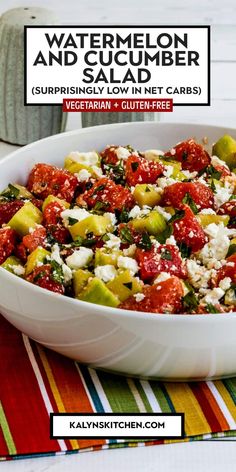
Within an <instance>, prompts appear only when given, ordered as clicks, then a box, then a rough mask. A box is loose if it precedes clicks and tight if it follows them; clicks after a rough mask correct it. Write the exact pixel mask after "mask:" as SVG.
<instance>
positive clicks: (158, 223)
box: [131, 210, 166, 236]
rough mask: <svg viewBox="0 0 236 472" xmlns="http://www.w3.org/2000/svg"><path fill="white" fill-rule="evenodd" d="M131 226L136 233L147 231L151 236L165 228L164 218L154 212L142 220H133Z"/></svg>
mask: <svg viewBox="0 0 236 472" xmlns="http://www.w3.org/2000/svg"><path fill="white" fill-rule="evenodd" d="M131 224H132V226H133V227H134V229H135V230H136V231H141V232H143V231H147V232H148V233H149V234H152V235H153V236H155V235H156V234H160V233H162V231H164V230H165V228H166V222H165V219H164V217H163V216H162V215H161V214H160V213H159V212H158V211H156V210H154V211H151V212H150V213H149V214H148V215H147V216H145V217H144V218H136V219H134V220H133V221H132V222H131Z"/></svg>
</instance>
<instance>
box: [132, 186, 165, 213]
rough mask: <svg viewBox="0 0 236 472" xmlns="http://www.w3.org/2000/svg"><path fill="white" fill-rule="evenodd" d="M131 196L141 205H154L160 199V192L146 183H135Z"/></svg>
mask: <svg viewBox="0 0 236 472" xmlns="http://www.w3.org/2000/svg"><path fill="white" fill-rule="evenodd" d="M133 196H134V198H135V200H136V202H137V203H138V204H139V205H140V206H141V207H142V206H143V205H147V206H150V207H154V206H155V205H158V203H159V202H160V200H161V194H160V192H157V191H156V190H155V188H154V187H153V186H152V185H148V184H138V185H136V187H135V190H134V193H133Z"/></svg>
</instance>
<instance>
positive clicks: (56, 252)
mask: <svg viewBox="0 0 236 472" xmlns="http://www.w3.org/2000/svg"><path fill="white" fill-rule="evenodd" d="M49 258H50V259H51V260H52V261H56V262H57V263H58V264H60V265H62V264H63V260H62V258H61V256H60V248H59V246H58V244H54V245H53V246H52V251H51V256H49Z"/></svg>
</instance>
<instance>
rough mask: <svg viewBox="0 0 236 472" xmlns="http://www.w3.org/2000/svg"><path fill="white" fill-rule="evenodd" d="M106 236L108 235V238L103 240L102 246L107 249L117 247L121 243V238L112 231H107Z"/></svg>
mask: <svg viewBox="0 0 236 472" xmlns="http://www.w3.org/2000/svg"><path fill="white" fill-rule="evenodd" d="M107 236H108V237H109V239H108V241H106V242H105V244H104V246H105V247H107V248H109V249H119V247H120V245H121V239H120V238H118V236H115V235H114V234H112V233H107Z"/></svg>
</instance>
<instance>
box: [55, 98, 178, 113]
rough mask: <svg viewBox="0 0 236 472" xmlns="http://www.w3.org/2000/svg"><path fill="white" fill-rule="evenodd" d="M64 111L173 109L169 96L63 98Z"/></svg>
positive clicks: (155, 110)
mask: <svg viewBox="0 0 236 472" xmlns="http://www.w3.org/2000/svg"><path fill="white" fill-rule="evenodd" d="M63 111H64V112H72V111H73V112H74V111H77V112H89V111H91V112H96V111H97V112H98V111H99V112H116V111H121V112H135V113H137V112H142V113H144V112H158V113H160V112H171V111H173V100H172V99H169V98H160V99H158V100H157V99H154V98H149V99H135V98H132V99H123V98H117V99H115V98H111V99H110V98H104V99H101V98H98V99H89V100H88V99H84V98H64V100H63Z"/></svg>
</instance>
